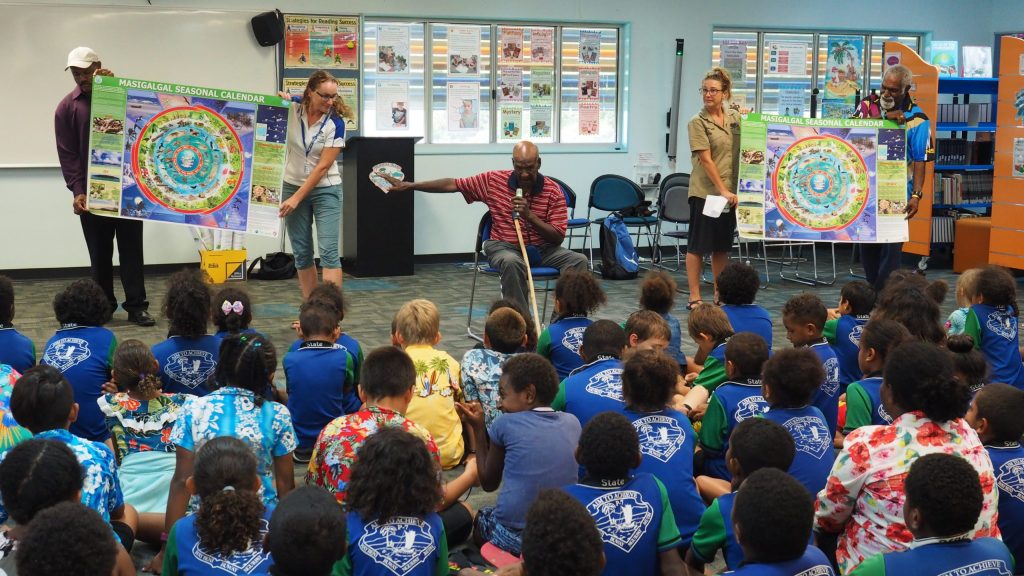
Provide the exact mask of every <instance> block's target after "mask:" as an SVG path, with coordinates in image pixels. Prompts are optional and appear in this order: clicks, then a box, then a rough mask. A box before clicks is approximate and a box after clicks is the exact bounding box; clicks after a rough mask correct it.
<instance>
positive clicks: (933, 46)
mask: <svg viewBox="0 0 1024 576" xmlns="http://www.w3.org/2000/svg"><path fill="white" fill-rule="evenodd" d="M928 52H929V54H930V55H931V64H932V66H936V67H938V69H939V76H959V75H960V62H959V55H958V53H959V52H960V43H959V42H957V41H956V40H932V41H931V43H930V44H929V45H928Z"/></svg>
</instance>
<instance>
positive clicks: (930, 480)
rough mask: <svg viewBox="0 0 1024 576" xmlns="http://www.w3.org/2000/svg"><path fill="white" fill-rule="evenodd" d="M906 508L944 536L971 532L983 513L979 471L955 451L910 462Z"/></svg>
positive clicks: (936, 533) (906, 480)
mask: <svg viewBox="0 0 1024 576" xmlns="http://www.w3.org/2000/svg"><path fill="white" fill-rule="evenodd" d="M903 491H904V493H905V494H906V500H907V503H906V508H907V509H910V508H915V509H917V511H918V512H919V513H920V514H921V520H922V522H923V523H924V524H925V525H927V527H928V528H930V529H931V531H932V532H934V533H935V536H938V537H940V538H949V537H951V536H957V535H960V534H963V533H964V532H968V531H970V530H971V528H973V527H974V524H975V523H976V522H977V521H978V516H980V515H981V508H982V504H983V501H984V496H983V495H982V491H981V480H980V479H979V478H978V472H977V470H975V469H974V467H973V466H971V464H970V463H969V462H967V460H964V459H963V458H961V457H960V456H957V455H955V454H927V455H925V456H921V457H920V458H918V459H917V460H915V461H914V463H913V464H911V465H910V472H908V473H907V477H906V479H905V480H904V481H903Z"/></svg>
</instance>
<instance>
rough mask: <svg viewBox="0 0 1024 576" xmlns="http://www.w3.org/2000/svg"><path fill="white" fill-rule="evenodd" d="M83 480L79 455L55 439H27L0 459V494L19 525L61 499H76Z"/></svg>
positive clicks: (63, 500) (74, 500)
mask: <svg viewBox="0 0 1024 576" xmlns="http://www.w3.org/2000/svg"><path fill="white" fill-rule="evenodd" d="M82 482H83V473H82V465H81V464H79V463H78V458H76V457H75V453H74V452H72V451H71V448H68V446H67V444H65V443H63V442H59V441H57V440H43V439H39V438H36V439H32V440H26V441H25V442H22V443H21V444H18V445H17V446H15V447H14V448H12V449H11V451H10V452H8V453H7V456H6V457H4V459H3V461H2V462H0V496H3V499H4V507H6V508H7V512H8V513H10V515H11V518H12V519H13V520H14V521H15V522H17V523H18V524H28V523H29V522H31V521H32V518H34V517H35V515H36V514H38V513H39V511H41V510H45V509H47V508H49V507H51V506H53V505H55V504H58V503H60V502H66V501H72V502H77V501H78V491H79V490H81V489H82Z"/></svg>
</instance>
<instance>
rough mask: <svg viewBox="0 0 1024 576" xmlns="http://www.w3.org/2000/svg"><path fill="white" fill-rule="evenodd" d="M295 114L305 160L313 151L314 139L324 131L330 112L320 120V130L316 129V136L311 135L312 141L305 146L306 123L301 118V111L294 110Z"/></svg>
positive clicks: (300, 109)
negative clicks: (304, 151)
mask: <svg viewBox="0 0 1024 576" xmlns="http://www.w3.org/2000/svg"><path fill="white" fill-rule="evenodd" d="M295 113H296V114H297V115H298V116H299V127H301V128H302V145H303V146H304V147H305V149H306V158H309V153H310V151H312V150H313V144H316V139H317V138H319V137H320V133H321V132H323V131H324V125H325V124H327V118H329V117H330V112H328V113H327V115H326V116H327V117H325V118H321V120H322V121H321V122H320V128H318V129H317V131H316V134H314V135H313V139H312V140H310V141H309V144H306V123H305V122H304V120H305V119H304V118H303V117H302V114H303V109H302V108H296V109H295Z"/></svg>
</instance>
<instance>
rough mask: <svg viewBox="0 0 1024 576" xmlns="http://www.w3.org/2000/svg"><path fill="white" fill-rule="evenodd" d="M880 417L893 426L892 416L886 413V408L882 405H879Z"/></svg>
mask: <svg viewBox="0 0 1024 576" xmlns="http://www.w3.org/2000/svg"><path fill="white" fill-rule="evenodd" d="M878 417H879V418H881V419H882V420H885V421H886V422H887V423H889V424H892V416H889V413H888V412H886V411H885V406H883V405H881V404H879V405H878Z"/></svg>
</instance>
